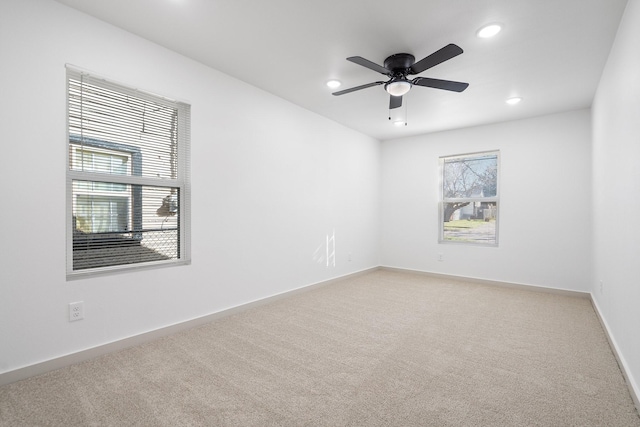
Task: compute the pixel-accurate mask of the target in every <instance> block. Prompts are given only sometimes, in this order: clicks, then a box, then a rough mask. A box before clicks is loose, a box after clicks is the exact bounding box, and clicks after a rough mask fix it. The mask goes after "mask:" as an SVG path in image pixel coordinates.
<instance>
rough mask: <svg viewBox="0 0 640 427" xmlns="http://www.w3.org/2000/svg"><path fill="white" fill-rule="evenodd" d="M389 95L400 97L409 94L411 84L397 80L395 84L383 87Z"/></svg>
mask: <svg viewBox="0 0 640 427" xmlns="http://www.w3.org/2000/svg"><path fill="white" fill-rule="evenodd" d="M384 88H385V89H386V90H387V92H389V94H390V95H393V96H402V95H404V94H406V93H407V92H409V89H411V83H409V82H408V81H405V80H399V81H395V82H391V83H389V84H388V85H386V86H385V87H384Z"/></svg>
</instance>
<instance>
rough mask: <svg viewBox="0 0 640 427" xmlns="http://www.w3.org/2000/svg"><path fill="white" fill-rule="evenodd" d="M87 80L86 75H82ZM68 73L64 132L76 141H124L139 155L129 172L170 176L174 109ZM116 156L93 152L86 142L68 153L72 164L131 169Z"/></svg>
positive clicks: (173, 160) (175, 153) (173, 156)
mask: <svg viewBox="0 0 640 427" xmlns="http://www.w3.org/2000/svg"><path fill="white" fill-rule="evenodd" d="M87 80H89V81H90V79H87ZM126 92H127V91H125V90H124V89H122V91H120V90H113V89H111V88H107V87H101V86H98V85H95V84H92V83H90V82H88V81H85V80H84V78H83V76H79V77H77V78H70V79H69V136H70V139H71V140H76V141H77V143H78V144H79V145H81V146H84V145H85V144H89V145H90V146H92V147H95V146H96V145H99V144H100V142H101V141H108V142H109V143H110V144H111V146H121V147H127V149H129V150H136V151H137V152H139V153H140V155H141V163H142V164H143V165H144V167H142V168H141V169H140V170H139V171H138V173H136V171H134V172H133V174H134V175H140V176H145V177H153V178H159V179H176V178H177V173H178V171H177V165H178V109H177V107H175V106H172V105H167V104H165V103H162V102H160V101H157V102H154V101H152V100H150V99H148V98H145V97H141V96H135V95H134V94H133V93H126ZM125 163H126V162H123V161H122V158H117V157H112V156H110V155H108V154H101V153H96V152H95V151H94V150H93V149H92V148H89V152H88V153H87V152H85V153H84V154H82V155H80V156H77V155H76V156H72V158H71V164H70V168H71V169H72V170H83V171H93V172H100V173H112V174H122V173H123V172H125V173H127V174H132V172H131V171H130V167H128V165H126V164H125Z"/></svg>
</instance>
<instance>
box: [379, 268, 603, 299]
mask: <svg viewBox="0 0 640 427" xmlns="http://www.w3.org/2000/svg"><path fill="white" fill-rule="evenodd" d="M380 269H381V270H387V271H398V272H405V273H414V274H423V275H425V276H430V277H438V278H441V279H447V280H458V281H464V282H471V283H477V284H479V285H489V286H500V287H503V288H505V287H506V288H512V289H521V290H525V291H533V292H545V293H551V294H556V295H565V296H572V297H580V298H590V297H591V294H590V293H589V292H581V291H574V290H571V289H559V288H548V287H545V286H538V285H527V284H524V283H513V282H502V281H499V280H490V279H480V278H477V277H468V276H456V275H451V274H442V273H432V272H429V271H423V270H412V269H409V268H399V267H388V266H381V267H380Z"/></svg>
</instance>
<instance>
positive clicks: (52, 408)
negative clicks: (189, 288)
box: [0, 270, 640, 427]
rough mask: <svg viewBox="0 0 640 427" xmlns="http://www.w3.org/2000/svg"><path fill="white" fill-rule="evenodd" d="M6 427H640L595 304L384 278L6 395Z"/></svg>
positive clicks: (355, 281)
mask: <svg viewBox="0 0 640 427" xmlns="http://www.w3.org/2000/svg"><path fill="white" fill-rule="evenodd" d="M0 425H2V426H261V427H263V426H640V418H639V417H638V413H637V411H636V409H635V407H634V405H633V402H632V399H631V396H630V394H629V391H628V389H627V386H626V384H625V381H624V378H623V376H622V374H621V372H620V369H619V367H618V365H617V363H616V359H615V357H614V355H613V353H612V351H611V348H610V347H609V344H608V342H607V339H606V336H605V334H604V331H603V329H602V327H601V325H600V323H599V321H598V318H597V316H596V313H595V312H594V310H593V307H592V306H591V303H590V301H589V300H588V299H586V298H580V297H573V296H565V295H558V294H553V293H544V292H534V291H529V290H523V289H515V288H508V287H500V286H490V285H483V284H476V283H468V282H464V281H456V280H450V279H443V278H436V277H431V276H427V275H422V274H413V273H405V272H398V271H390V270H376V271H373V272H370V273H366V274H363V275H359V276H353V277H350V278H346V279H344V280H340V281H337V282H334V283H331V284H328V285H326V286H321V287H315V288H313V289H310V290H309V291H306V292H301V293H297V294H293V295H291V296H289V297H286V298H283V299H279V300H276V301H274V302H270V303H268V304H264V305H261V306H258V307H253V308H250V309H247V310H245V311H242V312H240V313H236V314H233V315H230V316H227V317H224V318H221V319H218V320H215V321H213V322H211V323H208V324H206V325H204V326H200V327H197V328H194V329H190V330H187V331H184V332H180V333H177V334H174V335H171V336H168V337H165V338H162V339H159V340H156V341H153V342H149V343H146V344H143V345H139V346H136V347H132V348H129V349H126V350H122V351H118V352H115V353H111V354H108V355H106V356H102V357H99V358H96V359H93V360H90V361H88V362H84V363H80V364H77V365H73V366H70V367H67V368H63V369H59V370H56V371H53V372H49V373H47V374H44V375H40V376H37V377H33V378H29V379H27V380H23V381H20V382H17V383H13V384H9V385H6V386H3V387H2V388H0Z"/></svg>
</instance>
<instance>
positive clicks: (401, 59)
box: [333, 44, 469, 109]
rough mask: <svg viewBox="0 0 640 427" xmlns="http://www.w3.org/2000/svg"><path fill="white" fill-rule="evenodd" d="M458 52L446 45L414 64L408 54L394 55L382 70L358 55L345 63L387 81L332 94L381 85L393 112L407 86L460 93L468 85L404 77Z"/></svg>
mask: <svg viewBox="0 0 640 427" xmlns="http://www.w3.org/2000/svg"><path fill="white" fill-rule="evenodd" d="M462 52H463V50H462V49H461V48H460V47H459V46H457V45H455V44H448V45H446V46H445V47H443V48H442V49H440V50H438V51H436V52H434V53H432V54H431V55H429V56H427V57H426V58H423V59H421V60H420V61H418V62H415V60H416V58H415V57H414V56H413V55H411V54H410V53H396V54H395V55H391V56H390V57H388V58H387V59H385V60H384V67H383V66H381V65H378V64H376V63H374V62H371V61H369V60H368V59H364V58H363V57H361V56H351V57H349V58H347V61H351V62H353V63H356V64H358V65H362V66H363V67H366V68H368V69H370V70H373V71H376V72H378V73H380V74H384V75H386V76H388V77H389V80H387V81H386V82H383V81H379V82H373V83H368V84H366V85H361V86H356V87H352V88H350V89H345V90H341V91H338V92H333V95H336V96H340V95H344V94H345V93H350V92H355V91H356V90H360V89H366V88H368V87H373V86H379V85H384V88H385V90H386V91H387V92H389V95H390V98H389V109H393V108H398V107H401V106H402V95H404V94H406V93H407V92H409V90H410V89H411V87H412V86H414V85H416V86H424V87H431V88H435V89H444V90H450V91H453V92H462V91H463V90H465V89H466V88H467V87H468V86H469V83H462V82H454V81H451V80H438V79H430V78H427V77H416V78H414V79H412V80H409V79H408V78H407V76H408V75H412V74H420V73H422V72H423V71H425V70H428V69H429V68H431V67H435V66H436V65H438V64H440V63H442V62H444V61H448V60H449V59H451V58H453V57H456V56H458V55H460V54H461V53H462Z"/></svg>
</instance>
